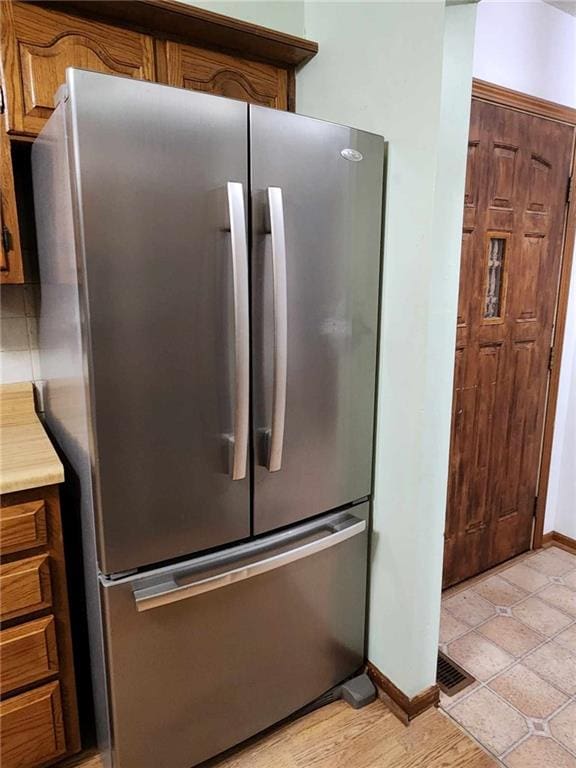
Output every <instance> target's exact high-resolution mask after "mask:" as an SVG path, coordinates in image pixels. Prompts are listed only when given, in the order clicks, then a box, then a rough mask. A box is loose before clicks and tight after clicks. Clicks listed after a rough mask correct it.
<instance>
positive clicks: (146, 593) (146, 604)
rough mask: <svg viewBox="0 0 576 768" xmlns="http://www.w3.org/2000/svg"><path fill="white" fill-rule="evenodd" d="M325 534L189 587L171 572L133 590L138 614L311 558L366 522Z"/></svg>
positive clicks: (348, 523) (335, 526)
mask: <svg viewBox="0 0 576 768" xmlns="http://www.w3.org/2000/svg"><path fill="white" fill-rule="evenodd" d="M326 527H327V530H328V533H327V535H326V536H322V538H319V539H316V540H315V541H311V542H308V543H307V544H302V545H301V546H297V547H295V548H294V549H290V550H288V551H287V552H280V553H279V554H276V555H270V556H269V557H265V558H263V559H262V560H258V561H257V562H255V563H249V564H247V565H243V566H240V567H237V568H232V569H231V570H229V571H226V572H224V573H219V574H216V575H215V576H208V577H206V578H202V577H201V576H200V578H199V579H198V580H197V581H193V582H192V583H185V584H181V583H179V581H180V580H182V579H184V578H185V577H186V573H185V571H174V572H173V573H172V574H170V575H168V576H167V577H166V580H165V581H162V582H161V583H159V584H155V585H153V586H149V587H143V588H141V589H135V590H134V599H135V601H136V609H137V610H138V611H148V610H150V609H151V608H158V607H159V606H161V605H168V604H169V603H175V602H177V601H178V600H186V599H187V598H189V597H195V596H196V595H201V594H203V593H204V592H210V591H211V590H213V589H220V588H221V587H227V586H228V585H229V584H235V583H236V582H238V581H243V580H244V579H250V578H252V577H253V576H259V575H260V574H262V573H266V572H267V571H272V570H274V569H275V568H281V567H282V566H283V565H288V564H289V563H295V562H296V561H297V560H302V558H304V557H310V556H311V555H315V554H317V553H318V552H322V550H324V549H328V548H329V547H333V546H335V545H336V544H340V542H342V541H346V539H350V538H352V537H353V536H357V535H358V534H360V533H362V532H363V531H365V530H366V522H365V521H364V520H360V519H358V518H357V517H353V516H352V515H350V516H349V517H347V518H346V519H345V520H343V521H341V522H339V523H337V524H333V525H328V526H326Z"/></svg>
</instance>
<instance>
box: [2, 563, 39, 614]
mask: <svg viewBox="0 0 576 768" xmlns="http://www.w3.org/2000/svg"><path fill="white" fill-rule="evenodd" d="M0 590H1V592H2V606H1V613H0V618H2V619H3V620H4V619H13V618H14V617H16V616H23V615H25V614H26V613H31V612H32V611H39V610H41V609H42V608H48V607H49V606H50V604H51V601H52V590H51V588H50V565H49V558H48V555H38V556H37V557H28V558H27V559H26V560H16V561H15V562H13V563H5V564H4V565H0Z"/></svg>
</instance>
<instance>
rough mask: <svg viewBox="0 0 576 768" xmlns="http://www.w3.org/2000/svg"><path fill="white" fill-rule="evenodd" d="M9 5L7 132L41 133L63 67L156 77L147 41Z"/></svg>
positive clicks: (64, 16) (82, 21)
mask: <svg viewBox="0 0 576 768" xmlns="http://www.w3.org/2000/svg"><path fill="white" fill-rule="evenodd" d="M11 7H12V13H13V18H12V19H10V21H11V23H10V24H9V31H8V32H7V34H6V46H5V48H6V52H5V54H4V55H5V60H4V67H5V79H6V89H7V101H8V105H9V110H8V111H9V121H10V129H11V130H13V131H24V132H26V133H32V134H37V133H39V131H41V130H42V127H43V125H44V123H45V122H46V120H47V119H48V118H49V117H50V115H51V114H52V111H53V109H54V95H55V93H56V91H57V90H58V88H59V87H60V86H61V85H62V83H64V82H65V71H66V67H79V68H80V69H91V70H94V71H96V72H103V73H108V74H112V75H123V76H125V77H126V76H128V77H134V78H139V79H142V80H153V79H154V46H153V41H152V38H151V37H148V36H147V35H142V34H140V33H138V32H132V31H130V30H127V29H118V28H116V27H112V26H108V25H106V24H101V23H99V22H96V21H88V20H86V19H82V18H78V17H75V16H69V15H67V14H65V13H59V12H56V11H53V10H51V9H50V10H46V9H44V8H39V7H37V6H31V5H29V4H28V3H14V4H13V5H12V6H11ZM7 26H8V25H7Z"/></svg>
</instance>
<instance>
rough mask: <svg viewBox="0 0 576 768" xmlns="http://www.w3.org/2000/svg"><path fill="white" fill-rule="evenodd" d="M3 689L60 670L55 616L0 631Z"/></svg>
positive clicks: (4, 690)
mask: <svg viewBox="0 0 576 768" xmlns="http://www.w3.org/2000/svg"><path fill="white" fill-rule="evenodd" d="M0 669H1V670H2V672H1V674H0V693H9V692H10V691H14V690H15V689H16V688H20V687H21V686H23V685H28V684H29V683H36V682H39V681H40V680H44V679H45V678H47V677H49V676H50V675H52V674H54V673H55V672H57V671H58V650H57V646H56V632H55V623H54V617H53V616H47V617H46V618H42V619H36V621H29V622H27V623H26V624H19V625H18V626H17V627H10V629H4V630H2V631H1V632H0Z"/></svg>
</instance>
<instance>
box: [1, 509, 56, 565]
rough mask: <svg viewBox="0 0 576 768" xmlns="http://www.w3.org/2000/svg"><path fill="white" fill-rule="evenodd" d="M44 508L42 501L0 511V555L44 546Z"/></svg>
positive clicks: (45, 539)
mask: <svg viewBox="0 0 576 768" xmlns="http://www.w3.org/2000/svg"><path fill="white" fill-rule="evenodd" d="M46 541H47V536H46V506H45V504H44V502H43V501H42V500H40V501H29V502H28V503H26V504H15V505H14V506H11V507H2V508H1V509H0V554H2V555H6V554H9V553H11V552H22V551H24V550H26V549H32V547H40V546H42V545H44V544H46Z"/></svg>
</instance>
